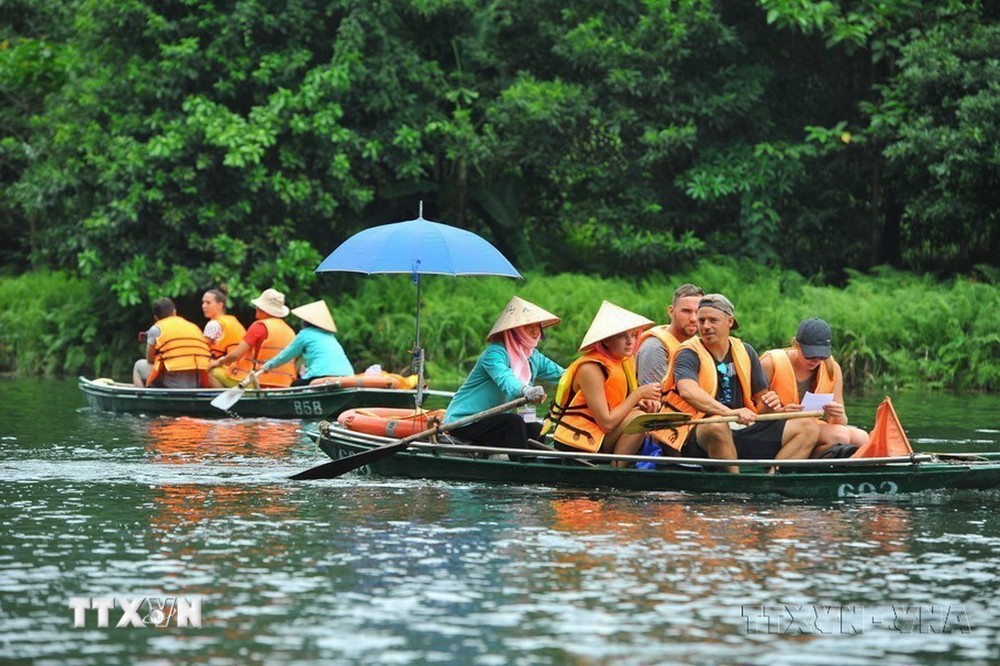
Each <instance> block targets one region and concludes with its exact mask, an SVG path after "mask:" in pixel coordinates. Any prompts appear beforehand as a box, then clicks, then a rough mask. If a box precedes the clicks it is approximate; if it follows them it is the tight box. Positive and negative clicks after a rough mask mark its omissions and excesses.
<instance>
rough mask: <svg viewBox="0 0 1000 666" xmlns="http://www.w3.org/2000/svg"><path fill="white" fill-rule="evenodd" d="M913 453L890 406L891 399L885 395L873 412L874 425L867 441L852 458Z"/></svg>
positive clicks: (894, 411) (883, 456)
mask: <svg viewBox="0 0 1000 666" xmlns="http://www.w3.org/2000/svg"><path fill="white" fill-rule="evenodd" d="M911 453H913V447H912V446H910V440H909V439H907V438H906V433H905V432H903V426H902V425H901V424H900V422H899V417H898V416H896V410H895V409H893V408H892V400H890V399H889V398H888V396H886V399H885V400H883V401H882V404H881V405H879V406H878V411H876V412H875V427H874V428H872V432H871V436H870V438H869V440H868V443H867V444H865V445H864V446H862V447H861V448H860V449H858V450H857V451H855V452H854V455H853V456H851V457H852V458H885V457H889V456H908V455H910V454H911Z"/></svg>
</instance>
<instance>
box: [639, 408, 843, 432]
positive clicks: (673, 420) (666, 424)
mask: <svg viewBox="0 0 1000 666" xmlns="http://www.w3.org/2000/svg"><path fill="white" fill-rule="evenodd" d="M822 416H823V412H821V411H815V412H768V413H767V414H758V415H757V420H758V421H784V420H786V419H805V418H813V419H818V418H820V417H822ZM738 420H739V419H738V418H737V417H735V416H706V417H705V418H703V419H692V418H691V416H690V415H689V414H684V413H683V412H663V413H655V414H640V415H639V416H637V417H635V418H634V419H632V421H631V422H629V424H628V425H627V426H625V429H624V430H623V432H625V433H627V434H632V433H637V432H647V431H649V430H662V429H663V428H670V427H673V426H682V425H702V424H705V423H736V421H738Z"/></svg>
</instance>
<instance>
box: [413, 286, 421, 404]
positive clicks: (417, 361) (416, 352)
mask: <svg viewBox="0 0 1000 666" xmlns="http://www.w3.org/2000/svg"><path fill="white" fill-rule="evenodd" d="M414 282H416V283H417V337H416V342H415V343H414V344H413V365H414V366H416V368H415V369H416V371H417V394H416V397H415V401H416V408H417V411H419V410H420V407H421V406H422V405H423V404H424V350H423V349H422V348H421V347H420V273H415V277H414Z"/></svg>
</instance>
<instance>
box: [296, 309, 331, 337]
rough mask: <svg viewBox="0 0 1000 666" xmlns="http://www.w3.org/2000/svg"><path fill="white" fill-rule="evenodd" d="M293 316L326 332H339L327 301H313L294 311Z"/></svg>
mask: <svg viewBox="0 0 1000 666" xmlns="http://www.w3.org/2000/svg"><path fill="white" fill-rule="evenodd" d="M292 314H293V315H295V316H296V317H298V318H299V319H301V320H302V321H307V322H309V323H310V324H312V325H313V326H317V327H319V328H322V329H323V330H324V331H330V332H331V333H336V332H337V325H336V324H335V323H333V315H332V314H330V308H328V307H327V305H326V301H313V302H312V303H306V304H305V305H300V306H299V307H297V308H293V309H292Z"/></svg>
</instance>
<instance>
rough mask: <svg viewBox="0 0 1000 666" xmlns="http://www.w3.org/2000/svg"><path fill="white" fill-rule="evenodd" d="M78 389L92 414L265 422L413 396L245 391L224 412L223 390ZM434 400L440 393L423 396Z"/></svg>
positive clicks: (403, 402)
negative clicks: (217, 401)
mask: <svg viewBox="0 0 1000 666" xmlns="http://www.w3.org/2000/svg"><path fill="white" fill-rule="evenodd" d="M78 385H79V388H80V390H81V391H82V392H83V395H84V397H85V398H86V400H87V404H88V405H89V406H90V407H91V408H92V409H94V410H97V411H102V412H114V413H130V414H158V415H176V416H207V417H226V416H240V417H245V418H247V417H265V418H274V419H321V418H334V417H336V416H337V415H338V414H340V413H341V412H342V411H344V410H345V409H351V408H353V407H363V406H369V405H378V406H382V407H412V406H413V405H414V399H415V395H416V393H415V391H413V390H409V389H388V388H385V389H382V388H355V387H349V388H342V387H336V386H331V385H320V386H300V387H294V388H284V389H267V390H262V391H255V390H252V389H248V390H247V391H246V392H245V393H244V394H243V397H242V398H240V400H239V401H238V402H237V403H236V404H234V405H233V406H232V407H231V408H230V409H229V410H228V411H222V410H219V409H216V408H215V407H213V406H212V404H211V402H212V399H213V398H215V397H216V396H218V395H219V394H220V393H221V392H222V391H224V390H225V389H161V388H143V387H137V386H131V385H129V384H120V383H111V384H108V383H101V382H95V381H93V380H90V379H87V378H86V377H80V378H79V384H78ZM425 393H428V394H431V395H437V394H438V393H441V392H426V391H425Z"/></svg>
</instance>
